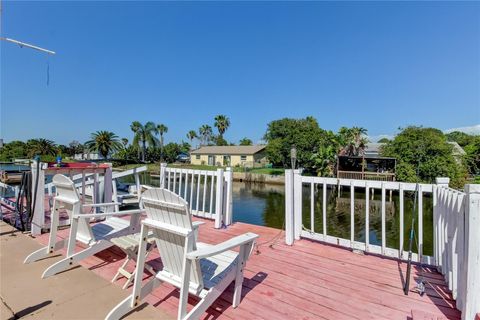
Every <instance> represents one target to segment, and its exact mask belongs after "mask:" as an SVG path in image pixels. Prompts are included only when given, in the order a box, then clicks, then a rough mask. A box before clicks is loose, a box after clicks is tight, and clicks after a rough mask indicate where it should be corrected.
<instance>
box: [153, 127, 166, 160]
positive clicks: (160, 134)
mask: <svg viewBox="0 0 480 320" xmlns="http://www.w3.org/2000/svg"><path fill="white" fill-rule="evenodd" d="M156 132H157V133H158V135H159V136H160V161H161V160H163V135H164V134H165V133H167V132H168V127H167V126H166V125H164V124H162V123H160V124H158V125H157V128H156Z"/></svg>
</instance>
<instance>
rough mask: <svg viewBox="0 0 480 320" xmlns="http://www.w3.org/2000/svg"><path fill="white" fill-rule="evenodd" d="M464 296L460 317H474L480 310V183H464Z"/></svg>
mask: <svg viewBox="0 0 480 320" xmlns="http://www.w3.org/2000/svg"><path fill="white" fill-rule="evenodd" d="M465 193H466V207H465V248H466V250H465V253H466V254H465V267H466V270H465V271H466V280H467V281H466V284H467V286H466V297H465V304H464V306H465V308H464V309H463V310H462V311H463V312H462V319H474V318H475V315H476V314H477V313H478V312H480V185H478V184H467V185H465Z"/></svg>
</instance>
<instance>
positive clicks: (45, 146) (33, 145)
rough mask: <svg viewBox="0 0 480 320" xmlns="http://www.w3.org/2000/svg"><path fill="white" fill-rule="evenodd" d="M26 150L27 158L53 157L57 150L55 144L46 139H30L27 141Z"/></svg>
mask: <svg viewBox="0 0 480 320" xmlns="http://www.w3.org/2000/svg"><path fill="white" fill-rule="evenodd" d="M27 148H28V151H27V156H28V157H29V158H31V157H33V156H35V155H50V156H54V155H56V154H57V148H56V145H55V143H54V142H53V141H52V140H48V139H43V138H40V139H30V140H28V141H27Z"/></svg>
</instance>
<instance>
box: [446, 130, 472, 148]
mask: <svg viewBox="0 0 480 320" xmlns="http://www.w3.org/2000/svg"><path fill="white" fill-rule="evenodd" d="M445 136H446V137H447V140H448V141H453V142H456V143H458V144H459V145H460V146H461V147H465V146H466V145H468V144H470V143H471V142H473V140H475V136H474V135H470V134H467V133H465V132H460V131H453V132H450V133H447V134H445Z"/></svg>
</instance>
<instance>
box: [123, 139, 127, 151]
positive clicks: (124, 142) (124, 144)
mask: <svg viewBox="0 0 480 320" xmlns="http://www.w3.org/2000/svg"><path fill="white" fill-rule="evenodd" d="M122 145H123V148H124V149H127V146H128V139H127V138H122Z"/></svg>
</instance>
